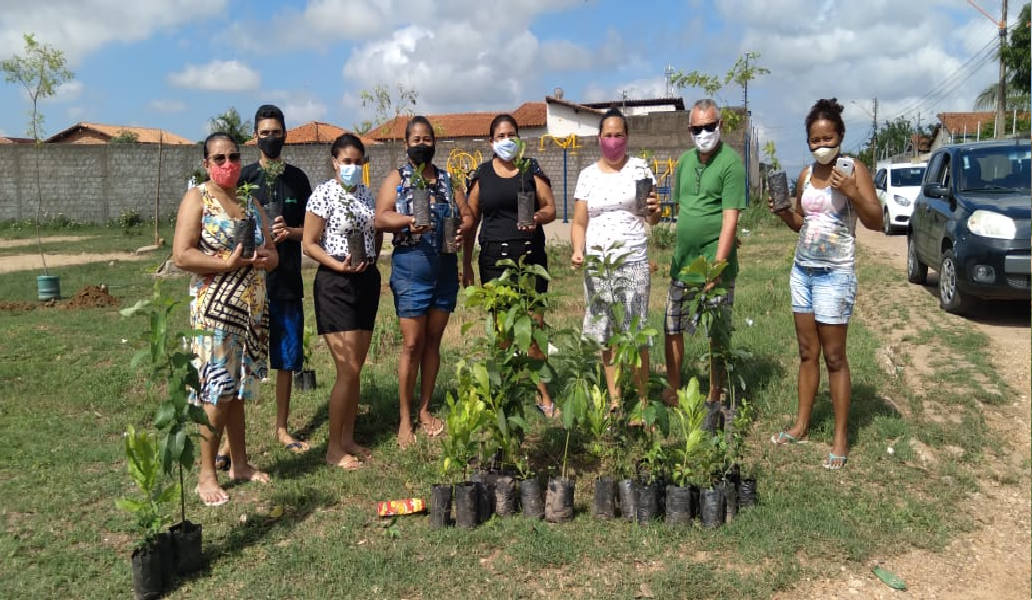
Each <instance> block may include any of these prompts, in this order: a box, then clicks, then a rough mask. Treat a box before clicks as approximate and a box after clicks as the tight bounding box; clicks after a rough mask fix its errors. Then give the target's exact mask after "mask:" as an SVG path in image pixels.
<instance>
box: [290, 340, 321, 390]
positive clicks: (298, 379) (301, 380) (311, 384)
mask: <svg viewBox="0 0 1032 600" xmlns="http://www.w3.org/2000/svg"><path fill="white" fill-rule="evenodd" d="M314 353H315V330H314V329H312V328H311V327H305V332H304V334H303V335H302V337H301V356H302V360H301V371H300V372H297V373H294V385H295V386H296V387H297V389H299V390H302V391H310V390H314V389H315V388H316V380H315V368H314V367H313V366H312V356H313V354H314Z"/></svg>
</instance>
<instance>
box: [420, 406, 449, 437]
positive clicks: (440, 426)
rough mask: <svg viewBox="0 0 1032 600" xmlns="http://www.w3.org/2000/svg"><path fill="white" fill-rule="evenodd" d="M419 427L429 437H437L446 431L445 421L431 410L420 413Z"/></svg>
mask: <svg viewBox="0 0 1032 600" xmlns="http://www.w3.org/2000/svg"><path fill="white" fill-rule="evenodd" d="M419 428H420V429H422V430H423V433H425V434H426V435H427V437H432V438H433V437H437V436H439V435H441V434H442V433H444V421H442V420H440V419H438V418H437V417H435V416H434V415H432V414H431V413H430V411H426V412H421V413H419Z"/></svg>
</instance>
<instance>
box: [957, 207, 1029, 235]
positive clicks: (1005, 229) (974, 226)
mask: <svg viewBox="0 0 1032 600" xmlns="http://www.w3.org/2000/svg"><path fill="white" fill-rule="evenodd" d="M967 225H968V229H969V230H970V231H971V233H973V234H975V235H980V236H982V237H987V238H996V239H999V240H1013V239H1014V236H1015V235H1016V234H1017V227H1015V225H1014V219H1012V218H1010V217H1005V216H1003V215H1001V214H1000V213H995V212H991V211H988V210H976V211H975V212H973V213H971V216H970V217H968V222H967Z"/></svg>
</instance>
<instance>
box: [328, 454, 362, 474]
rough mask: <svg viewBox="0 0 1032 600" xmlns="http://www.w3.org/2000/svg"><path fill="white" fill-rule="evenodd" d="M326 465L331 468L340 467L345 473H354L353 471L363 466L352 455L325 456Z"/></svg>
mask: <svg viewBox="0 0 1032 600" xmlns="http://www.w3.org/2000/svg"><path fill="white" fill-rule="evenodd" d="M326 464H328V465H330V466H333V467H340V468H341V469H344V470H345V471H354V470H355V469H361V468H362V466H363V465H364V464H365V463H363V462H362V461H361V460H359V458H358V457H357V456H355V455H354V454H343V455H341V456H340V457H336V456H331V455H330V454H327V455H326Z"/></svg>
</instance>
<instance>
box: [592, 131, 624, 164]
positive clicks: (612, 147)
mask: <svg viewBox="0 0 1032 600" xmlns="http://www.w3.org/2000/svg"><path fill="white" fill-rule="evenodd" d="M598 143H599V145H601V146H602V156H604V157H606V160H611V161H614V162H615V161H618V160H620V159H621V158H623V157H624V155H625V154H627V138H625V137H604V138H599V139H598Z"/></svg>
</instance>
